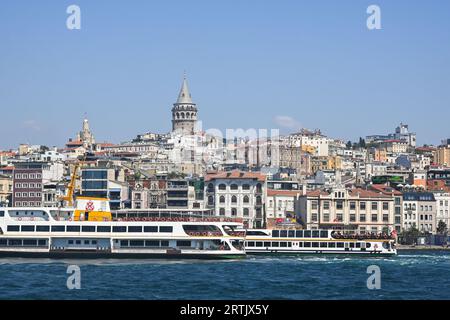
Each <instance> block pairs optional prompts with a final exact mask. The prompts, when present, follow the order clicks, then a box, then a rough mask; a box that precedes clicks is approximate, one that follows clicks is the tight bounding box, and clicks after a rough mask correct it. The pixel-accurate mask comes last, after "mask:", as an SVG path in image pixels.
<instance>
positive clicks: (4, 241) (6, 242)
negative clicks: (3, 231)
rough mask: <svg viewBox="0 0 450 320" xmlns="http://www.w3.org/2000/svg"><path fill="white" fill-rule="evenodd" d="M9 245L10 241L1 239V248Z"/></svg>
mask: <svg viewBox="0 0 450 320" xmlns="http://www.w3.org/2000/svg"><path fill="white" fill-rule="evenodd" d="M7 244H8V240H6V239H0V247H5V246H6V245H7Z"/></svg>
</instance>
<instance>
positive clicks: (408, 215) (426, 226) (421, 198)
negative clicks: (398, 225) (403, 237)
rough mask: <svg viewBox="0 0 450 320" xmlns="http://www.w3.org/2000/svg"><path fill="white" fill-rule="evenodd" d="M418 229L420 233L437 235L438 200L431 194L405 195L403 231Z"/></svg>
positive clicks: (406, 193) (412, 193) (410, 193)
mask: <svg viewBox="0 0 450 320" xmlns="http://www.w3.org/2000/svg"><path fill="white" fill-rule="evenodd" d="M412 227H416V228H417V229H419V231H420V232H427V233H433V234H434V233H436V199H435V197H434V194H433V193H430V192H405V193H404V194H403V229H404V230H409V229H411V228H412Z"/></svg>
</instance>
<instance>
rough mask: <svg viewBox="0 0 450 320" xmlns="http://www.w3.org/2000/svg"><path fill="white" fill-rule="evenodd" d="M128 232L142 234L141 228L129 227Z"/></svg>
mask: <svg viewBox="0 0 450 320" xmlns="http://www.w3.org/2000/svg"><path fill="white" fill-rule="evenodd" d="M128 232H142V227H141V226H129V227H128Z"/></svg>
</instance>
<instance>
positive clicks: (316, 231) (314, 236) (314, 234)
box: [312, 230, 320, 238]
mask: <svg viewBox="0 0 450 320" xmlns="http://www.w3.org/2000/svg"><path fill="white" fill-rule="evenodd" d="M319 236H320V232H319V230H314V231H313V232H312V237H313V238H319Z"/></svg>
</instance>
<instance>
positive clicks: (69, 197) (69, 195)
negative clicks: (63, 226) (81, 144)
mask: <svg viewBox="0 0 450 320" xmlns="http://www.w3.org/2000/svg"><path fill="white" fill-rule="evenodd" d="M79 167H80V163H79V162H77V163H76V164H75V167H74V169H73V173H72V177H71V178H70V183H69V186H68V187H67V195H65V196H64V197H62V198H61V200H63V201H66V202H67V204H68V206H69V207H73V195H74V193H75V183H76V180H77V171H78V169H79Z"/></svg>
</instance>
